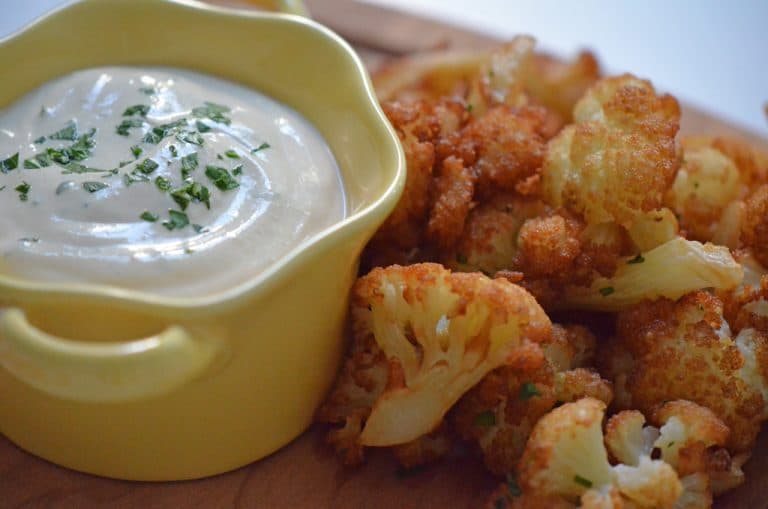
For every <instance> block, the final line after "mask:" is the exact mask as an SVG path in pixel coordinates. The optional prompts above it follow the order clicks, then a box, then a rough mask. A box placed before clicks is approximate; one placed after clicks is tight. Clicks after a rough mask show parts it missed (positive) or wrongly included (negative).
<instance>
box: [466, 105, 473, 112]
mask: <svg viewBox="0 0 768 509" xmlns="http://www.w3.org/2000/svg"><path fill="white" fill-rule="evenodd" d="M472 108H473V106H472V105H471V104H467V113H472Z"/></svg>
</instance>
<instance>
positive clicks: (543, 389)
mask: <svg viewBox="0 0 768 509" xmlns="http://www.w3.org/2000/svg"><path fill="white" fill-rule="evenodd" d="M594 345H595V338H594V336H592V334H590V333H589V331H587V330H586V329H585V328H584V327H581V326H565V327H563V326H560V325H554V326H553V327H552V335H551V336H550V338H549V339H548V340H546V341H543V342H541V343H539V346H540V347H541V348H542V349H543V351H544V355H545V358H546V363H544V364H542V365H541V366H539V367H536V368H534V369H520V368H515V367H502V368H499V369H497V370H495V371H492V372H491V373H489V374H488V375H486V377H485V378H483V380H482V381H481V382H480V383H478V384H477V385H476V386H475V387H474V388H473V389H472V390H471V391H469V392H468V393H467V394H465V395H464V397H462V399H461V400H460V401H459V403H458V404H457V405H456V406H455V407H454V409H453V411H452V415H453V422H454V423H455V428H456V430H457V432H458V433H459V434H460V435H461V436H462V437H463V438H464V439H465V440H469V441H470V442H473V443H475V444H477V446H478V447H479V449H480V450H481V451H482V454H483V459H484V461H485V464H486V466H487V467H488V469H489V470H491V471H492V472H494V473H497V474H499V475H501V474H505V473H507V472H511V471H513V470H514V468H515V465H516V464H517V461H518V460H519V458H520V455H521V454H522V452H523V449H524V447H525V443H526V440H527V439H528V436H529V435H530V433H531V430H532V429H533V426H534V425H535V424H536V422H537V421H538V420H539V419H540V418H541V417H542V416H543V415H545V414H546V413H547V412H549V411H550V410H552V408H554V407H555V406H556V405H558V404H562V403H564V402H567V401H575V400H576V399H579V398H582V397H585V396H592V397H595V398H598V399H601V400H602V401H605V402H606V403H610V401H611V398H612V396H613V394H612V391H611V386H610V383H608V382H607V381H606V380H602V379H601V378H600V376H599V375H598V374H597V373H595V372H593V371H590V370H588V369H584V368H581V367H579V366H582V365H585V364H586V363H587V362H588V361H589V360H591V355H592V352H593V349H594Z"/></svg>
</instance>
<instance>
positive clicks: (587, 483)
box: [573, 474, 592, 488]
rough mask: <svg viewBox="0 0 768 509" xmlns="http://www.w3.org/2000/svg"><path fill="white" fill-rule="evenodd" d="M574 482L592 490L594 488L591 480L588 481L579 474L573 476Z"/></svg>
mask: <svg viewBox="0 0 768 509" xmlns="http://www.w3.org/2000/svg"><path fill="white" fill-rule="evenodd" d="M573 482H575V483H576V484H581V485H582V486H584V487H585V488H591V487H592V481H590V480H589V479H586V478H584V477H582V476H580V475H579V474H576V475H574V476H573Z"/></svg>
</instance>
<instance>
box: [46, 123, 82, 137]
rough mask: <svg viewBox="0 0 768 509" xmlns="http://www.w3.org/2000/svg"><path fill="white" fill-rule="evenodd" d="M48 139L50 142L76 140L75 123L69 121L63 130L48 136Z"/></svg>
mask: <svg viewBox="0 0 768 509" xmlns="http://www.w3.org/2000/svg"><path fill="white" fill-rule="evenodd" d="M48 138H50V139H52V140H67V141H75V140H76V139H77V123H76V122H75V121H74V120H70V121H69V122H67V125H66V126H64V127H63V128H61V129H59V130H58V131H56V132H55V133H53V134H49V135H48Z"/></svg>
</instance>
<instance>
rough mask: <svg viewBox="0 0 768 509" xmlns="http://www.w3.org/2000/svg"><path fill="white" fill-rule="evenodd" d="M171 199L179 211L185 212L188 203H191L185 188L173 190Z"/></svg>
mask: <svg viewBox="0 0 768 509" xmlns="http://www.w3.org/2000/svg"><path fill="white" fill-rule="evenodd" d="M171 198H173V201H175V202H176V203H177V204H178V206H179V207H180V208H181V210H187V207H188V206H189V202H191V201H192V196H190V195H189V193H188V192H187V190H186V188H183V187H182V188H179V189H174V190H173V191H171Z"/></svg>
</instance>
